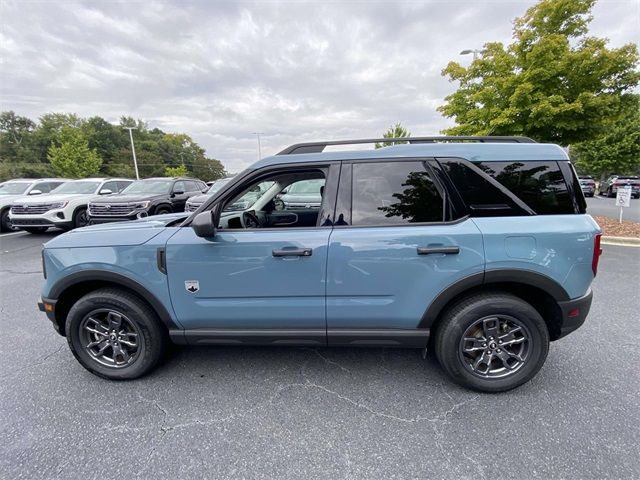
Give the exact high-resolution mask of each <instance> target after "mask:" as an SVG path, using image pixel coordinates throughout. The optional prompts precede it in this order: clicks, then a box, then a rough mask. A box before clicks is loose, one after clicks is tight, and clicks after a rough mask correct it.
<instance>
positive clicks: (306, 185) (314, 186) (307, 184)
mask: <svg viewBox="0 0 640 480" xmlns="http://www.w3.org/2000/svg"><path fill="white" fill-rule="evenodd" d="M323 185H324V179H318V180H302V181H300V182H296V183H294V184H293V185H291V187H289V191H288V192H287V193H302V194H314V195H320V188H322V186H323Z"/></svg>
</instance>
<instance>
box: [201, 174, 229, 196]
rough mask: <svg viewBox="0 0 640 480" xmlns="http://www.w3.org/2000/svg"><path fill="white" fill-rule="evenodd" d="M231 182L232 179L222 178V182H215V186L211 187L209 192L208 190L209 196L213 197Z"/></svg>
mask: <svg viewBox="0 0 640 480" xmlns="http://www.w3.org/2000/svg"><path fill="white" fill-rule="evenodd" d="M230 180H231V178H221V179H220V180H216V181H215V182H213V184H212V185H211V186H210V187H209V190H207V193H208V194H209V195H213V194H214V193H216V192H217V191H218V190H220V189H221V188H222V187H224V186H225V185H226V184H227V183H229V181H230Z"/></svg>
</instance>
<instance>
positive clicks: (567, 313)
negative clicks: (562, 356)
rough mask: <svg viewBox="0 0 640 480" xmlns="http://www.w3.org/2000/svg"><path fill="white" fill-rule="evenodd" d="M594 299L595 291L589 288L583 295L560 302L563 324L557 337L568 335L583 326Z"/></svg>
mask: <svg viewBox="0 0 640 480" xmlns="http://www.w3.org/2000/svg"><path fill="white" fill-rule="evenodd" d="M592 301H593V292H592V291H591V290H589V292H588V293H587V294H586V295H585V296H583V297H579V298H574V299H573V300H567V301H566V302H558V305H559V306H560V309H561V310H562V324H561V325H560V332H559V335H558V337H557V338H562V337H566V336H567V335H569V334H570V333H571V332H573V331H574V330H577V329H578V328H580V327H581V326H582V324H583V323H584V321H585V320H586V319H587V315H588V314H589V310H590V309H591V302H592Z"/></svg>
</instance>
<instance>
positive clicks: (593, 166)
mask: <svg viewBox="0 0 640 480" xmlns="http://www.w3.org/2000/svg"><path fill="white" fill-rule="evenodd" d="M639 103H640V102H639ZM570 154H571V158H572V160H574V162H575V163H576V168H578V169H579V170H580V171H581V172H584V173H589V174H591V175H594V176H599V177H600V178H603V177H606V176H607V175H609V174H612V173H618V174H622V175H624V174H640V109H638V108H637V107H636V108H633V109H630V110H629V111H628V112H627V115H626V116H625V117H624V118H623V120H622V121H620V122H619V123H617V124H615V125H613V126H612V127H611V129H610V130H609V131H608V132H607V133H605V134H604V135H601V136H600V137H598V138H596V139H594V140H591V141H588V142H583V143H579V144H577V145H572V146H571V149H570Z"/></svg>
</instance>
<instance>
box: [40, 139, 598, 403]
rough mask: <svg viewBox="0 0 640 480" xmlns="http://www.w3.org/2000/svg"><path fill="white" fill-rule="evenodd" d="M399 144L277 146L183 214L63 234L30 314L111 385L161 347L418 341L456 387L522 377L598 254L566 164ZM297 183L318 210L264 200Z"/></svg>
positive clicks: (476, 144) (547, 150) (156, 356)
mask: <svg viewBox="0 0 640 480" xmlns="http://www.w3.org/2000/svg"><path fill="white" fill-rule="evenodd" d="M398 140H399V141H402V142H405V144H400V145H393V146H389V147H386V148H381V149H377V150H359V151H326V152H325V151H324V150H325V147H327V146H328V145H332V146H333V145H342V144H359V143H375V142H380V141H384V142H393V141H394V139H391V140H389V139H382V140H380V139H372V140H355V141H344V142H342V141H341V142H319V143H305V144H298V145H293V146H291V147H289V148H287V149H285V150H284V151H282V152H280V153H279V154H277V155H275V156H272V157H268V158H264V159H262V160H260V161H258V162H257V163H255V164H254V165H253V166H251V167H250V168H248V169H247V170H245V171H244V172H242V173H241V174H239V175H237V176H236V177H235V178H234V179H233V180H232V181H230V182H229V183H227V184H226V185H224V186H223V187H222V188H221V189H220V190H219V191H218V192H217V193H215V194H214V195H212V196H211V197H210V198H208V199H207V200H206V201H205V202H204V203H203V204H202V205H201V206H200V207H199V208H198V209H197V210H196V211H195V212H192V213H180V214H169V215H161V216H155V217H150V218H144V219H140V220H135V221H130V222H122V223H115V224H108V225H96V226H90V227H85V228H81V229H78V230H74V231H72V232H69V233H65V234H63V235H61V236H59V237H57V238H55V239H53V240H51V241H49V242H48V243H47V244H46V245H45V247H44V250H43V254H42V255H43V264H44V272H45V278H46V281H45V284H44V288H43V290H42V302H41V303H40V308H41V310H43V311H44V312H46V314H47V316H48V318H49V319H50V320H51V321H52V322H53V325H54V327H55V328H56V330H57V331H58V332H59V333H60V334H62V335H65V336H66V337H67V340H68V344H69V347H70V348H71V351H72V352H73V354H74V355H75V357H76V358H77V360H78V361H79V362H80V363H81V364H82V365H83V366H84V367H85V368H86V369H87V370H89V371H90V372H92V373H94V374H96V375H99V376H101V377H104V378H109V379H113V380H124V379H132V378H136V377H139V376H141V375H143V374H145V373H147V372H149V371H150V370H151V369H152V368H154V367H155V366H156V365H157V363H158V361H159V360H160V358H161V357H162V356H163V353H164V351H165V349H166V347H167V346H168V344H169V342H173V343H176V344H187V345H279V346H282V345H295V346H300V345H303V346H311V347H325V346H363V347H408V348H417V349H423V350H424V349H427V348H428V349H429V350H433V351H434V352H435V355H436V356H437V358H438V360H439V362H440V364H441V365H442V367H443V368H444V370H445V371H446V372H447V373H448V374H449V375H450V377H451V378H452V379H453V380H454V381H456V382H458V383H460V384H462V385H464V386H467V387H469V388H472V389H476V390H481V391H494V392H495V391H504V390H508V389H511V388H514V387H517V386H519V385H521V384H523V383H524V382H527V381H528V380H530V379H531V378H533V376H534V375H536V373H537V372H538V371H539V370H540V368H541V367H542V365H543V363H544V361H545V359H546V356H547V352H548V348H549V342H550V341H553V340H557V339H559V338H561V337H563V336H565V335H567V334H568V333H570V332H572V331H573V330H575V329H577V328H578V327H580V325H582V323H583V322H584V321H585V317H586V316H587V313H588V312H589V308H590V305H591V297H592V294H591V289H590V286H591V283H592V281H593V279H594V276H595V275H596V270H597V265H598V258H599V255H600V253H601V250H600V229H599V227H598V225H597V224H596V223H595V221H594V220H593V219H592V218H591V217H590V216H589V215H587V214H586V202H585V199H584V197H583V194H582V191H581V188H580V183H579V181H578V177H577V176H576V173H575V171H574V169H573V167H572V165H571V164H570V163H569V160H568V158H567V155H566V153H565V152H564V151H563V150H562V149H561V148H560V147H558V146H557V145H549V144H539V143H535V142H533V141H531V140H529V139H527V138H522V137H420V138H411V139H398ZM309 180H314V181H316V182H321V183H322V188H321V197H322V199H321V202H320V204H319V205H318V204H317V203H315V202H312V203H311V204H309V205H303V206H300V205H297V206H295V208H289V207H288V206H287V205H286V204H285V203H284V202H282V201H281V200H279V199H280V197H281V196H282V194H283V193H282V192H283V191H286V190H287V188H288V187H289V186H291V185H293V184H294V183H296V182H301V181H309ZM237 205H242V206H243V207H242V209H238V208H237Z"/></svg>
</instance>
